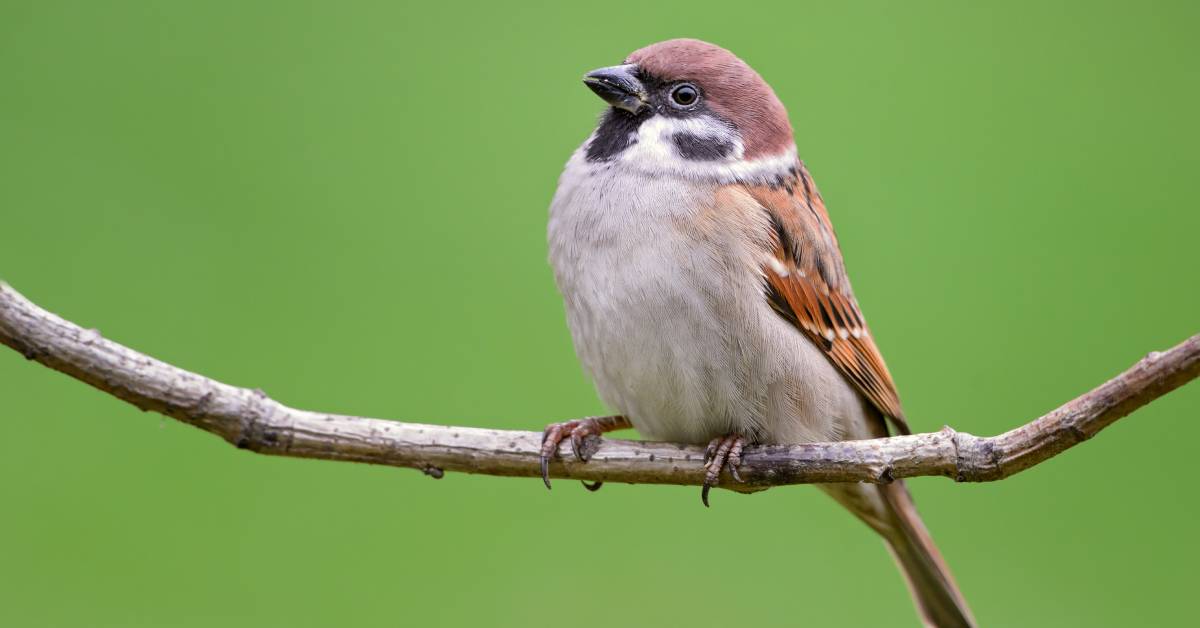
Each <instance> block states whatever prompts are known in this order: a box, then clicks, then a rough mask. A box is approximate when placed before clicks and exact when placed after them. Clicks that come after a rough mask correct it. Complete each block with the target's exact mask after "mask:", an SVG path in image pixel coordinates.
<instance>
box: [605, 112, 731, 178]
mask: <svg viewBox="0 0 1200 628" xmlns="http://www.w3.org/2000/svg"><path fill="white" fill-rule="evenodd" d="M677 134H687V135H694V136H696V137H700V138H705V139H711V140H712V141H713V142H714V143H720V144H726V145H732V146H733V151H732V152H731V153H730V154H729V156H728V157H726V158H725V159H723V160H719V162H720V161H723V162H725V163H733V162H738V161H741V159H742V155H743V153H744V151H745V147H744V146H743V145H742V138H741V137H739V136H738V134H737V133H736V132H735V131H734V130H733V129H731V128H729V125H727V124H725V123H724V122H722V121H720V120H718V119H716V118H714V117H712V116H700V117H698V118H670V117H667V116H662V115H658V116H654V117H653V118H650V119H649V120H647V121H645V122H644V123H642V125H641V126H639V127H638V130H637V141H636V142H635V143H634V144H633V145H632V146H630V147H629V148H628V149H626V150H625V152H624V153H622V154H621V157H620V160H621V161H623V162H626V163H629V164H634V165H642V166H653V167H655V168H656V169H657V168H661V169H664V170H677V169H679V168H682V167H685V166H687V165H688V164H689V163H690V162H689V161H688V160H685V159H684V158H683V157H682V156H680V154H679V151H678V149H677V148H676V146H675V141H674V139H673V138H674V136H675V135H677ZM719 162H718V163H719Z"/></svg>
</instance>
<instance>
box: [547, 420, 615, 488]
mask: <svg viewBox="0 0 1200 628" xmlns="http://www.w3.org/2000/svg"><path fill="white" fill-rule="evenodd" d="M630 427H633V424H632V423H630V422H629V419H627V418H625V417H623V416H597V417H588V418H586V419H574V420H571V421H563V422H562V423H551V424H550V425H547V426H546V429H545V430H544V431H543V432H542V481H543V482H545V483H546V488H550V459H551V458H553V457H554V454H555V453H557V452H558V444H559V443H561V442H563V440H564V439H566V438H568V437H569V438H570V439H571V449H572V450H573V451H574V452H575V457H576V458H578V459H579V460H580V461H581V462H587V461H588V458H591V457H592V452H590V451H588V450H587V448H586V447H584V444H585V443H584V439H585V438H587V437H589V436H600V435H601V434H603V433H605V432H612V431H614V430H623V429H626V428H630ZM603 484H604V483H603V482H595V483H592V484H588V483H587V482H583V487H584V488H586V489H587V490H589V491H595V490H598V489H599V488H600V486H601V485H603Z"/></svg>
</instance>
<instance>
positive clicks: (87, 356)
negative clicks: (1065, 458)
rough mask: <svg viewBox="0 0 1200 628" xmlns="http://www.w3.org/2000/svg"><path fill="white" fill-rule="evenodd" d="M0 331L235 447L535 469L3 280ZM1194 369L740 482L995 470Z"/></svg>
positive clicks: (689, 475)
mask: <svg viewBox="0 0 1200 628" xmlns="http://www.w3.org/2000/svg"><path fill="white" fill-rule="evenodd" d="M0 342H3V343H4V344H5V345H8V346H9V347H12V348H13V349H15V350H17V351H18V352H20V353H21V354H23V355H24V356H25V357H26V358H28V359H30V360H36V361H38V362H40V363H42V364H44V365H46V366H48V367H50V368H52V369H55V370H58V371H62V372H63V373H66V374H67V375H70V376H71V377H74V378H76V379H79V380H81V381H83V382H86V383H88V384H91V385H92V386H95V387H96V388H99V389H100V390H102V391H104V392H107V393H109V394H112V395H114V396H116V397H118V398H120V399H124V400H125V401H128V402H129V403H131V404H133V405H135V406H137V407H139V408H141V409H142V410H152V411H154V412H159V413H161V414H164V415H166V416H169V417H171V418H174V419H177V420H179V421H182V422H184V423H187V424H189V425H194V426H196V427H198V428H200V429H202V430H204V431H207V432H212V433H213V434H216V435H218V436H220V437H221V438H224V439H225V440H226V441H229V442H230V443H232V444H234V445H236V446H237V447H240V448H243V449H249V450H251V451H255V452H258V453H263V454H272V455H277V456H293V457H298V458H320V459H325V460H348V461H353V462H367V463H372V464H384V465H392V466H397V467H411V468H414V469H420V470H423V471H424V472H425V473H427V474H429V475H431V476H433V477H441V476H442V474H443V472H444V471H462V472H465V473H484V474H489V475H503V476H521V477H538V476H540V468H539V459H538V450H539V444H540V438H541V435H540V433H537V432H518V431H507V430H490V429H481V428H472V427H448V426H441V425H422V424H418V423H400V422H396V421H387V420H381V419H368V418H361V417H352V416H342V415H336V414H325V413H320V412H310V411H307V410H297V409H294V408H289V407H287V406H285V405H283V404H281V403H279V402H277V401H274V400H272V399H270V398H269V397H267V396H266V395H265V394H264V393H263V392H262V391H261V390H250V389H246V388H239V387H236V386H230V385H228V384H223V383H221V382H218V381H215V380H212V379H209V378H207V377H204V376H202V375H198V374H196V373H192V372H189V371H185V370H183V369H181V368H177V367H175V366H172V365H170V364H167V363H165V362H160V361H159V360H155V359H154V358H151V357H149V356H146V355H143V354H141V353H138V352H136V351H134V350H132V349H129V348H127V347H124V346H122V345H119V344H117V343H115V342H112V341H110V340H107V339H105V338H103V337H101V335H100V332H98V331H96V330H94V329H83V328H80V327H79V326H77V325H75V324H73V323H71V322H69V321H66V320H63V319H62V318H59V317H58V316H55V315H54V314H51V313H49V312H47V311H45V310H43V309H41V308H39V307H38V306H36V305H34V304H33V303H31V302H29V301H28V300H27V299H25V298H24V297H23V296H21V295H20V294H19V293H17V291H15V290H13V289H12V288H11V287H10V286H8V285H7V284H4V283H3V282H0ZM1198 374H1200V334H1198V335H1196V336H1192V337H1191V338H1189V339H1187V340H1185V341H1184V342H1182V343H1180V344H1179V345H1177V346H1175V347H1174V348H1172V349H1170V350H1169V351H1165V352H1163V353H1151V354H1150V355H1148V356H1146V357H1145V358H1143V359H1142V360H1140V361H1139V362H1138V363H1137V364H1134V365H1133V366H1132V367H1131V368H1130V369H1129V370H1127V371H1125V372H1124V373H1121V374H1120V375H1118V376H1116V377H1115V378H1113V379H1111V380H1109V381H1108V382H1105V383H1104V384H1102V385H1100V386H1099V387H1098V388H1096V389H1095V390H1092V391H1091V392H1089V393H1087V394H1085V395H1083V396H1081V397H1079V398H1077V399H1075V400H1073V401H1070V402H1068V403H1067V404H1065V405H1063V406H1062V407H1060V408H1058V409H1057V410H1054V411H1053V412H1051V413H1049V414H1047V415H1045V416H1043V417H1041V418H1038V419H1036V420H1034V421H1032V422H1030V423H1027V424H1025V425H1022V426H1021V427H1018V428H1016V429H1014V430H1011V431H1008V432H1005V433H1003V434H1000V435H998V436H992V437H989V438H981V437H977V436H972V435H970V434H966V433H964V432H956V431H954V430H952V429H950V428H949V427H946V428H943V429H942V430H941V431H939V432H933V433H927V434H914V435H911V436H894V437H891V438H881V439H876V440H866V441H844V442H834V443H810V444H804V445H777V446H766V447H750V448H747V450H746V452H745V454H744V455H743V462H742V466H741V468H740V472H741V475H742V477H743V479H744V480H745V483H744V484H738V483H735V482H733V481H732V480H731V479H730V478H728V477H723V478H722V483H721V486H722V487H723V488H729V489H733V490H738V491H748V490H756V489H761V488H764V487H767V486H775V485H782V484H802V483H812V482H890V481H892V480H894V479H897V478H907V477H915V476H923V475H941V476H946V477H951V478H954V479H956V480H957V481H960V482H986V481H991V480H1000V479H1003V478H1006V477H1008V476H1010V475H1013V474H1015V473H1018V472H1020V471H1023V470H1025V469H1028V468H1029V467H1032V466H1033V465H1035V464H1038V463H1039V462H1042V461H1044V460H1046V459H1048V458H1051V457H1053V456H1055V455H1057V454H1059V453H1061V452H1062V451H1064V450H1066V449H1068V448H1070V447H1072V446H1074V445H1076V444H1078V443H1080V442H1082V441H1084V440H1087V439H1089V438H1091V437H1092V436H1094V435H1095V434H1096V433H1097V432H1099V431H1100V430H1102V429H1104V428H1105V427H1108V426H1109V425H1110V424H1112V423H1113V422H1114V421H1116V420H1117V419H1120V418H1121V417H1123V416H1125V415H1127V414H1129V413H1130V412H1133V411H1134V410H1136V409H1138V408H1140V407H1141V406H1143V405H1145V404H1147V403H1149V402H1151V401H1153V400H1155V399H1157V398H1158V397H1161V396H1162V395H1165V394H1166V393H1168V392H1170V391H1172V390H1174V389H1176V388H1178V387H1179V386H1182V385H1183V384H1185V383H1187V382H1188V381H1190V380H1192V379H1194V378H1195V377H1196V376H1197V375H1198ZM589 447H591V448H594V449H595V453H594V455H593V458H592V459H591V461H589V462H587V463H582V462H578V461H576V460H575V458H574V457H573V456H572V455H570V451H569V449H570V445H569V444H567V445H564V446H563V448H562V449H561V450H560V452H559V453H560V456H559V460H558V461H556V462H555V463H554V464H552V465H551V467H550V474H551V477H556V478H574V479H579V480H589V481H595V480H603V481H606V482H630V483H647V484H690V485H699V484H700V483H701V482H702V480H703V478H704V469H703V458H704V453H703V450H702V449H701V448H699V447H694V446H685V445H676V444H671V443H652V442H640V441H627V440H610V439H598V440H597V441H593V442H591V443H589Z"/></svg>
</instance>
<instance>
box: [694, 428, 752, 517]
mask: <svg viewBox="0 0 1200 628" xmlns="http://www.w3.org/2000/svg"><path fill="white" fill-rule="evenodd" d="M745 446H746V437H745V436H742V435H740V434H726V435H725V436H721V437H718V438H714V439H712V441H711V442H709V443H708V447H706V448H705V449H704V488H702V489H700V501H702V502H704V506H705V507H708V490H709V489H711V488H712V487H714V486H716V485H717V480H718V479H719V478H720V477H721V467H728V468H729V475H731V476H733V479H734V480H737V481H738V482H741V481H743V480H742V476H740V475H738V467H740V466H742V449H743V448H744V447H745Z"/></svg>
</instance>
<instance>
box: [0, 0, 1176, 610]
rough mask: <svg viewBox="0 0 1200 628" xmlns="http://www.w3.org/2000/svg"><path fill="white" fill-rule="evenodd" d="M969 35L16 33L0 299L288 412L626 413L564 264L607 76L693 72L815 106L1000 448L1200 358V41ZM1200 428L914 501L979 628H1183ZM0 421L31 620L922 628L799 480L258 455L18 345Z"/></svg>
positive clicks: (84, 25)
mask: <svg viewBox="0 0 1200 628" xmlns="http://www.w3.org/2000/svg"><path fill="white" fill-rule="evenodd" d="M831 4H838V6H836V7H835V6H830V5H831ZM967 4H968V3H961V2H941V3H929V2H922V3H912V2H903V3H901V2H896V3H827V2H807V1H801V0H792V1H790V2H783V3H774V4H769V5H760V6H753V5H750V4H747V3H732V2H729V1H728V0H726V1H723V2H699V1H697V0H692V1H689V2H682V3H658V2H656V3H643V4H629V3H592V4H582V3H579V4H575V5H570V6H568V5H566V4H564V3H549V2H547V3H543V4H528V5H522V6H496V5H480V6H471V5H462V4H458V3H454V2H437V3H421V4H413V5H411V6H404V5H403V4H400V3H392V2H378V3H334V2H325V3H313V4H309V3H300V2H277V3H266V2H249V3H247V2H194V3H184V2H111V1H110V2H50V1H47V2H40V1H39V2H13V1H12V0H0V277H3V279H5V280H7V281H9V282H10V283H12V284H13V286H14V287H16V288H17V289H18V290H20V291H22V292H23V293H24V294H26V295H27V296H28V297H30V298H31V299H33V300H34V301H35V302H37V303H39V304H41V305H43V306H44V307H46V308H48V309H50V310H52V311H55V312H57V313H60V314H62V315H63V316H66V317H67V318H70V319H72V320H75V321H77V322H78V323H80V324H82V325H84V326H87V327H96V328H99V329H100V330H101V331H102V332H103V333H104V334H105V335H106V336H107V337H110V338H112V339H115V340H117V341H118V342H122V343H125V344H127V345H129V346H131V347H134V348H136V349H138V350H141V351H144V352H146V353H149V354H151V355H154V356H156V357H158V358H161V359H164V360H167V361H170V362H173V363H175V364H178V365H180V366H182V367H185V368H188V369H191V370H194V371H198V372H200V373H204V374H207V375H210V376H212V377H215V378H218V379H221V380H223V381H226V382H230V383H234V384H238V385H244V386H250V387H261V388H263V389H265V390H266V391H267V392H268V393H269V394H271V395H272V396H273V397H275V398H277V399H279V400H281V401H283V402H284V403H287V404H290V405H294V406H297V407H303V408H312V409H319V410H327V411H335V412H341V413H349V414H363V415H371V416H381V417H390V418H398V419H408V420H417V421H424V422H435V423H448V424H459V425H476V426H490V427H502V428H514V429H540V427H541V426H542V425H543V424H545V423H546V422H549V421H552V420H559V419H564V418H568V417H574V416H580V415H585V414H592V413H599V412H601V411H603V408H602V406H601V404H600V402H599V401H598V400H597V398H596V396H595V394H594V392H593V391H592V388H591V385H590V384H589V382H588V381H587V380H586V378H585V376H584V375H583V374H582V372H581V370H580V368H579V367H578V365H577V363H576V360H575V357H574V355H573V352H572V349H571V345H570V340H569V337H568V333H567V329H566V326H565V322H564V317H563V312H562V307H561V304H560V301H559V297H558V295H557V294H556V292H555V289H554V285H553V281H552V277H551V273H550V270H549V268H548V266H547V263H546V245H545V220H546V208H547V206H548V204H549V200H550V197H551V194H552V193H553V190H554V186H555V182H556V179H557V177H558V174H559V172H560V171H561V168H562V165H563V163H564V162H565V160H566V158H567V156H568V155H569V154H570V152H571V151H572V150H573V149H574V148H575V147H576V146H577V145H578V144H579V143H580V142H581V141H582V140H583V138H584V137H585V136H586V135H587V133H588V132H589V131H590V129H591V127H592V125H593V123H594V121H595V118H596V116H597V114H598V113H599V112H600V110H601V103H600V102H599V101H598V100H596V99H595V98H594V97H593V96H592V95H591V94H590V93H589V92H588V91H587V90H586V89H584V88H583V87H582V86H581V85H580V83H579V77H580V75H581V73H583V72H584V71H586V70H589V69H591V68H594V67H598V66H602V65H609V64H612V63H615V62H618V61H620V60H621V59H622V58H623V57H624V56H625V55H626V54H627V53H628V52H629V51H631V50H633V49H635V48H637V47H640V46H642V45H645V44H648V43H651V42H653V41H657V40H661V39H665V38H669V37H677V36H693V37H700V38H704V39H709V40H712V41H715V42H717V43H720V44H722V45H724V46H726V47H728V48H730V49H732V50H734V51H735V52H736V53H738V54H739V55H740V56H742V57H743V58H745V59H746V60H747V61H749V62H750V63H751V64H752V65H753V66H754V67H755V68H757V69H758V70H759V71H760V72H761V73H762V74H763V75H764V76H765V77H766V79H767V80H768V81H769V82H771V83H772V84H773V85H774V87H775V88H776V90H777V91H778V93H779V95H780V97H781V98H782V100H783V101H784V102H785V103H786V104H787V106H788V107H789V110H790V112H791V115H792V120H793V122H794V124H795V126H796V136H797V143H798V145H799V148H800V153H801V155H802V156H803V157H804V158H805V160H806V161H807V163H808V165H809V166H810V167H811V169H812V171H813V172H814V175H815V177H816V180H817V181H818V183H819V184H820V186H821V189H822V192H823V193H824V196H825V198H826V200H827V202H828V205H829V207H830V211H831V213H832V215H833V219H834V222H835V224H836V225H837V228H838V232H839V235H840V237H841V240H842V244H843V248H844V249H845V253H846V257H847V259H848V262H849V269H850V272H851V275H852V277H853V278H854V282H855V284H854V285H855V288H856V291H857V293H858V295H859V298H860V300H861V302H862V305H863V308H864V310H865V312H866V313H867V317H868V319H869V321H870V322H871V325H872V327H873V329H874V331H875V335H876V336H877V337H878V339H879V343H880V345H881V346H882V349H883V352H884V354H885V355H886V356H887V358H888V363H889V365H890V366H891V369H892V371H893V373H894V374H895V376H896V379H897V381H898V383H899V387H900V390H901V393H902V397H903V399H904V403H905V406H906V409H907V412H908V415H909V418H910V422H911V423H912V424H913V425H914V427H915V428H916V429H918V430H935V429H937V428H939V427H941V426H942V425H943V424H946V423H948V424H952V425H953V426H955V427H956V428H959V429H962V430H966V431H969V432H972V433H976V434H992V433H996V432H998V431H1002V430H1004V429H1007V428H1010V427H1013V426H1016V425H1018V424H1020V423H1023V422H1025V421H1027V420H1029V419H1031V418H1033V417H1035V416H1038V415H1039V414H1041V413H1043V412H1045V411H1047V410H1049V409H1051V408H1053V407H1055V406H1056V405H1058V404H1059V403H1061V402H1065V401H1067V400H1068V399H1070V398H1072V397H1073V396H1075V395H1077V394H1079V393H1081V392H1083V391H1085V390H1088V389H1089V388H1091V387H1093V386H1094V385H1096V384H1098V383H1100V382H1101V381H1103V380H1105V379H1106V378H1108V377H1110V376H1112V375H1114V374H1115V373H1117V372H1119V371H1120V370H1122V369H1124V368H1125V367H1127V366H1129V365H1130V364H1131V363H1133V362H1134V361H1135V360H1137V359H1138V358H1140V357H1141V356H1142V355H1144V354H1145V353H1146V352H1148V351H1150V350H1154V349H1164V348H1167V347H1169V346H1171V345H1173V344H1175V343H1176V342H1178V341H1180V340H1182V339H1183V338H1185V337H1187V336H1188V335H1189V334H1192V333H1195V332H1197V331H1200V316H1197V312H1198V311H1200V290H1197V286H1198V282H1197V279H1196V270H1197V239H1198V235H1200V212H1198V211H1197V206H1196V196H1195V190H1196V182H1197V174H1196V173H1197V168H1198V167H1200V156H1198V152H1197V146H1198V145H1200V117H1198V116H1197V111H1200V69H1198V68H1200V63H1197V60H1198V58H1200V57H1198V53H1200V39H1198V38H1197V37H1196V32H1197V27H1198V26H1200V20H1198V17H1200V11H1198V9H1196V8H1195V7H1196V6H1197V5H1195V4H1194V3H1184V2H1180V3H1136V6H1135V3H1124V2H1108V3H1096V2H1080V3H1073V4H1070V5H1067V4H1057V3H1053V4H1054V6H1047V3H1042V2H995V3H991V5H990V6H985V5H983V4H971V6H966V5H967ZM1198 414H1200V384H1192V385H1191V386H1190V387H1187V388H1184V389H1183V390H1180V391H1179V392H1177V393H1174V394H1172V395H1170V396H1168V397H1167V398H1164V399H1163V400H1161V401H1158V402H1156V403H1155V404H1153V405H1152V406H1150V407H1148V408H1146V409H1144V410H1142V411H1140V412H1138V413H1137V414H1136V415H1134V416H1133V417H1131V418H1129V419H1127V420H1125V421H1123V422H1120V423H1118V424H1117V425H1115V426H1114V427H1112V428H1111V429H1109V430H1108V431H1106V432H1104V434H1103V435H1101V436H1100V437H1099V438H1097V439H1096V440H1094V441H1092V442H1090V443H1087V444H1085V445H1083V446H1081V447H1079V448H1077V449H1074V450H1072V451H1070V452H1068V453H1067V454H1065V455H1063V456H1060V457H1058V458H1055V459H1053V460H1051V461H1049V462H1047V463H1046V464H1043V465H1042V466H1039V467H1037V468H1035V469H1032V470H1030V471H1028V472H1026V473H1023V474H1021V475H1019V476H1017V477H1014V478H1011V479H1008V480H1006V481H1003V482H998V483H993V484H986V485H955V484H954V483H952V482H948V481H946V480H943V479H920V480H917V481H913V482H911V486H912V488H913V490H914V492H915V494H916V497H917V500H918V503H919V505H920V507H921V510H922V512H923V514H924V517H925V519H926V521H927V523H928V524H929V526H930V528H931V529H932V530H933V533H934V536H935V537H936V538H937V540H938V543H939V544H940V546H941V548H942V550H943V552H944V553H945V555H946V556H947V558H948V559H949V561H950V563H951V565H952V566H953V568H954V570H955V572H956V574H957V576H958V579H959V581H960V583H961V584H962V586H963V589H964V591H965V592H966V595H967V597H968V598H969V600H970V601H971V603H972V605H973V607H974V609H975V611H976V614H977V615H978V617H979V619H980V620H981V623H983V624H984V625H988V626H1018V625H1020V626H1034V625H1038V626H1100V625H1108V626H1128V625H1134V624H1151V625H1169V624H1179V623H1185V622H1187V621H1188V620H1189V619H1190V618H1192V616H1193V611H1194V605H1195V595H1196V593H1195V590H1196V585H1197V583H1198V578H1197V576H1196V572H1195V565H1196V563H1197V561H1198V560H1200V541H1198V540H1197V536H1196V531H1197V529H1200V507H1198V506H1197V503H1196V502H1197V489H1196V482H1195V479H1194V477H1195V464H1194V462H1193V459H1194V456H1195V453H1194V443H1195V439H1196V438H1198V437H1200V422H1198V418H1200V417H1198ZM0 419H2V425H3V435H2V436H0V509H2V511H0V565H2V566H0V624H3V625H6V626H214V625H221V626H293V627H294V626H321V625H337V624H340V625H356V626H400V625H430V626H434V625H437V626H453V625H470V624H475V625H489V626H490V625H495V626H536V625H547V624H550V623H563V624H567V625H571V626H576V627H580V628H584V627H588V626H605V627H612V626H623V625H688V626H730V625H755V626H758V625H762V626H775V625H801V624H803V625H847V626H854V625H858V626H880V625H886V626H908V625H915V624H916V621H915V615H914V614H913V611H912V609H911V607H910V604H909V601H908V597H907V593H906V592H905V590H904V587H903V585H902V583H901V579H900V577H899V576H898V575H897V573H896V571H895V570H894V568H893V566H892V564H891V560H890V558H889V557H888V555H887V554H886V552H885V551H884V550H883V548H882V547H881V544H880V543H879V541H878V540H876V539H875V538H873V536H872V535H871V534H870V533H869V531H868V530H867V529H866V528H865V527H864V526H862V525H860V524H858V523H856V522H855V521H853V520H852V519H851V518H850V517H849V516H847V515H846V514H845V513H843V512H841V511H840V510H838V509H837V508H836V507H835V506H834V505H833V503H832V502H831V501H830V500H828V499H827V498H826V497H824V496H822V495H821V494H820V493H819V492H818V491H816V490H813V489H811V488H807V487H795V488H783V489H777V490H772V491H769V492H767V493H762V494H758V495H754V496H750V497H744V496H738V495H734V494H731V493H727V492H719V493H717V494H716V495H714V507H713V508H712V509H709V510H706V509H704V508H702V507H701V506H700V502H699V495H698V490H697V489H693V488H675V487H652V486H637V487H630V486H624V485H610V486H608V487H606V488H605V489H604V490H602V491H600V492H599V493H596V494H590V493H587V492H586V491H584V490H583V489H581V488H579V487H578V486H577V485H575V484H574V483H572V482H560V483H559V484H558V485H556V487H555V490H554V491H553V492H547V491H546V490H545V489H544V488H543V487H542V486H541V483H540V482H538V481H536V480H532V479H501V478H492V477H471V476H464V475H450V476H448V477H446V478H445V479H443V480H441V481H433V480H431V479H429V478H426V477H424V476H422V475H421V474H420V473H417V472H414V471H410V470H402V469H391V468H375V467H367V466H358V465H350V464H335V463H330V462H317V461H301V460H290V459H280V458H267V457H260V456H255V455H252V454H249V453H246V452H242V451H238V450H236V449H234V448H233V447H230V446H228V445H227V444H225V443H224V442H222V441H220V440H218V439H216V438H214V437H212V436H209V435H206V434H204V433H201V432H199V431H197V430H195V429H193V428H190V427H187V426H184V425H182V424H177V423H174V422H172V421H170V420H167V419H162V418H160V417H158V416H156V415H152V414H143V413H141V412H139V411H137V410H136V409H134V408H133V407H131V406H127V405H125V404H123V403H122V402H119V401H117V400H115V399H113V398H111V397H108V396H105V395H104V394H101V393H99V392H98V391H95V390H93V389H91V388H88V387H86V386H84V385H82V384H80V383H78V382H75V381H73V380H70V379H68V378H66V377H64V376H62V375H60V374H57V373H53V372H51V371H48V370H47V369H44V368H42V367H40V366H38V365H36V364H30V363H28V362H26V361H25V360H24V359H22V358H21V356H19V355H17V354H16V353H12V352H7V353H5V352H0Z"/></svg>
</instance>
